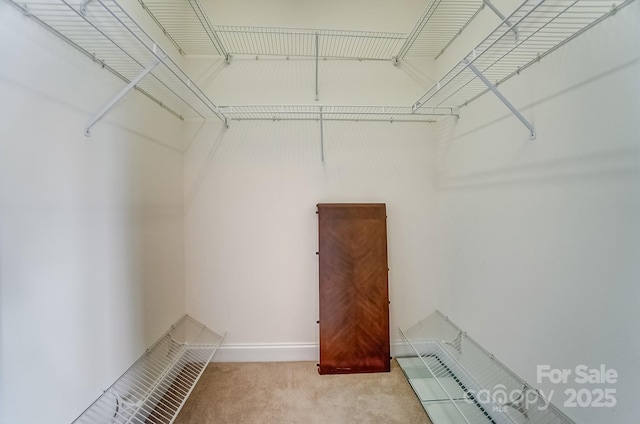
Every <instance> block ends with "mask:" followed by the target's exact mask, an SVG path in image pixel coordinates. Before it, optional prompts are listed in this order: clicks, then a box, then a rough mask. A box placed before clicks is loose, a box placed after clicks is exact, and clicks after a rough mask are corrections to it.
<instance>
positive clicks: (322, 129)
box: [320, 106, 324, 165]
mask: <svg viewBox="0 0 640 424" xmlns="http://www.w3.org/2000/svg"><path fill="white" fill-rule="evenodd" d="M320 161H321V163H322V165H324V121H323V120H322V106H320Z"/></svg>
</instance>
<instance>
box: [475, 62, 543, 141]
mask: <svg viewBox="0 0 640 424" xmlns="http://www.w3.org/2000/svg"><path fill="white" fill-rule="evenodd" d="M464 63H465V64H466V65H467V67H468V68H469V69H471V71H473V73H474V74H476V76H477V77H478V78H479V79H480V81H482V82H483V83H484V84H485V85H486V86H487V88H488V89H489V90H491V91H492V92H493V94H495V95H496V97H498V99H500V101H501V102H502V103H504V105H505V106H506V107H507V108H508V109H509V110H510V111H511V113H513V114H514V115H515V116H516V118H518V119H519V120H520V122H522V123H523V124H524V126H525V127H527V129H529V138H530V139H531V140H535V139H536V129H535V127H534V126H533V125H532V124H531V123H530V122H529V121H527V119H526V118H525V117H524V116H522V114H521V113H520V112H519V111H518V109H516V108H515V106H513V105H512V104H511V103H510V102H509V100H507V99H506V97H504V96H503V95H502V93H500V91H498V87H496V86H495V85H493V84H491V82H490V81H489V80H488V79H487V77H485V76H484V74H483V73H482V72H480V70H479V69H478V68H476V67H475V65H474V64H473V63H472V62H471V61H470V60H469V59H465V60H464Z"/></svg>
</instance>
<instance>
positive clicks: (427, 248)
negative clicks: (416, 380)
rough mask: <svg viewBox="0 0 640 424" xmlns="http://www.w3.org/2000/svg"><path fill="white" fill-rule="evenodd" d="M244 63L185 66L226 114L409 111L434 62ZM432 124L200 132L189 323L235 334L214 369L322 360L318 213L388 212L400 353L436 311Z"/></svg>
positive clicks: (190, 211)
mask: <svg viewBox="0 0 640 424" xmlns="http://www.w3.org/2000/svg"><path fill="white" fill-rule="evenodd" d="M319 65H320V66H319V92H320V101H319V102H314V95H315V62H314V61H313V60H305V59H293V58H292V59H291V60H284V59H283V58H264V57H261V58H259V60H255V59H248V58H235V59H233V60H232V62H231V64H230V65H224V63H222V62H220V61H218V62H215V61H210V60H207V59H192V60H190V61H189V63H188V66H189V69H190V70H191V72H192V75H193V76H194V78H195V79H196V81H197V82H198V83H199V84H200V86H201V87H202V88H203V89H204V90H205V92H206V93H207V94H208V95H209V96H210V97H211V98H212V99H215V101H216V102H217V103H218V104H222V105H225V104H232V105H233V104H314V103H315V104H347V105H349V104H350V105H358V104H380V105H385V104H391V105H402V106H408V105H410V104H411V103H412V102H413V100H415V98H417V97H418V96H419V94H420V93H421V92H422V91H423V90H424V89H425V87H426V86H429V85H430V84H432V82H433V80H432V79H431V78H430V77H429V72H430V70H431V68H430V65H432V63H431V64H430V63H429V62H426V61H425V62H409V63H403V64H402V65H401V66H398V67H394V66H393V65H392V64H391V63H390V62H371V61H362V62H359V61H335V60H327V61H321V62H320V64H319ZM432 128H433V127H432V125H430V124H427V123H397V122H396V123H389V122H373V123H372V122H325V124H324V147H325V158H326V161H325V164H324V165H322V164H321V154H320V127H319V123H318V122H314V121H308V122H293V121H278V122H272V121H261V122H244V121H240V122H238V121H232V122H231V126H230V128H229V129H226V130H225V129H223V128H222V126H221V125H218V124H217V123H207V124H206V125H201V124H199V123H192V124H191V125H190V126H189V127H188V128H187V135H186V143H187V145H188V146H189V147H188V149H187V151H186V154H185V204H186V206H185V208H186V212H185V214H186V216H185V233H186V237H185V251H186V285H187V311H188V312H189V313H190V314H192V315H193V316H194V317H195V318H196V319H199V320H202V322H204V323H205V324H207V325H208V326H210V327H211V328H213V329H216V330H219V331H222V330H225V331H227V337H226V339H225V346H223V348H222V349H221V351H219V353H218V354H216V359H217V360H232V361H233V360H287V359H289V360H290V359H305V360H317V357H318V356H317V355H318V353H317V342H318V335H317V324H316V321H317V319H318V296H317V290H318V288H317V287H318V269H317V257H316V255H315V252H316V251H317V246H318V240H317V225H318V224H317V216H316V214H315V205H316V204H317V203H319V202H384V203H386V204H387V211H388V216H389V220H388V236H389V243H388V244H389V261H390V269H391V271H390V276H389V279H390V281H389V282H390V296H391V302H392V303H391V312H390V314H391V330H392V341H398V340H399V339H400V335H399V334H398V333H397V327H398V326H402V327H407V326H409V325H411V324H412V323H413V322H415V321H417V320H418V319H420V318H421V317H423V316H424V315H425V314H426V313H427V312H426V311H428V310H430V309H433V308H434V307H435V305H436V298H435V296H434V295H432V294H430V293H431V292H433V291H434V288H435V281H434V279H433V278H432V275H434V274H435V270H434V269H433V267H432V266H431V265H432V260H433V258H434V255H435V253H434V249H436V245H435V244H434V236H433V234H434V231H435V225H434V224H433V219H432V217H433V215H434V213H435V211H434V205H435V203H434V201H435V197H434V194H435V192H434V176H435V174H434V162H433V160H434V154H435V144H434V143H433V130H432Z"/></svg>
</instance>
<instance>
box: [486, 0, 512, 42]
mask: <svg viewBox="0 0 640 424" xmlns="http://www.w3.org/2000/svg"><path fill="white" fill-rule="evenodd" d="M482 2H483V4H485V5H487V6H489V9H491V11H493V13H495V14H496V15H497V16H498V18H500V19H501V20H502V22H503V23H504V24H506V25H507V26H508V27H509V28H511V31H513V35H515V37H516V41H518V30H517V29H516V27H515V26H513V24H512V23H511V22H509V19H507V17H506V16H504V15H503V14H502V12H500V10H499V9H498V8H497V7H496V6H495V5H494V4H493V3H491V0H483V1H482Z"/></svg>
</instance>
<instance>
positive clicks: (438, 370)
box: [398, 311, 574, 424]
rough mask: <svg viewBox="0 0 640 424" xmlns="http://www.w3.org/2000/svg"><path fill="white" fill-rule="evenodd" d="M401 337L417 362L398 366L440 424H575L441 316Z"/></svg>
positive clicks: (403, 361) (412, 360)
mask: <svg viewBox="0 0 640 424" xmlns="http://www.w3.org/2000/svg"><path fill="white" fill-rule="evenodd" d="M401 333H402V335H403V336H404V338H405V340H406V341H407V342H408V343H409V344H410V345H411V347H412V348H413V350H414V352H415V353H416V356H415V357H410V358H398V363H399V364H400V366H401V367H402V369H403V371H404V373H405V375H406V376H407V378H408V380H409V382H410V384H411V386H412V387H413V389H414V391H415V392H416V395H417V396H418V397H419V399H420V401H421V402H422V405H423V407H424V408H425V410H426V411H427V413H428V414H429V416H430V417H431V419H432V421H433V422H434V424H439V423H442V422H444V423H451V422H453V423H466V424H475V423H492V424H524V423H536V424H574V422H573V421H572V420H571V419H570V418H568V417H567V416H566V415H564V414H563V413H562V412H561V411H560V410H558V409H557V408H556V407H555V406H553V404H550V403H549V402H548V401H547V400H546V399H544V398H543V395H542V394H541V393H539V392H538V391H537V390H535V389H534V388H532V387H531V386H530V385H529V384H528V383H527V382H525V381H524V380H522V379H521V378H520V377H518V376H517V375H516V374H515V373H514V372H513V371H511V370H510V369H509V368H507V367H506V366H505V365H504V364H502V363H501V362H500V361H498V360H497V359H496V358H495V357H494V356H493V355H492V354H490V353H489V352H488V351H487V350H486V349H484V348H483V347H482V346H480V345H479V344H478V343H477V342H476V341H475V340H473V339H472V338H471V337H469V336H468V335H467V333H465V332H464V331H462V330H461V329H460V328H459V327H458V326H456V325H455V324H453V323H452V322H451V321H450V320H449V319H448V318H447V317H445V316H444V315H443V314H442V313H441V312H440V311H436V312H435V313H433V314H431V315H430V316H428V317H427V318H425V319H424V320H422V321H420V322H418V323H417V324H416V325H414V326H413V327H411V328H409V329H407V330H404V331H403V330H401ZM483 391H486V392H485V393H488V396H483V395H482V393H483Z"/></svg>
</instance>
